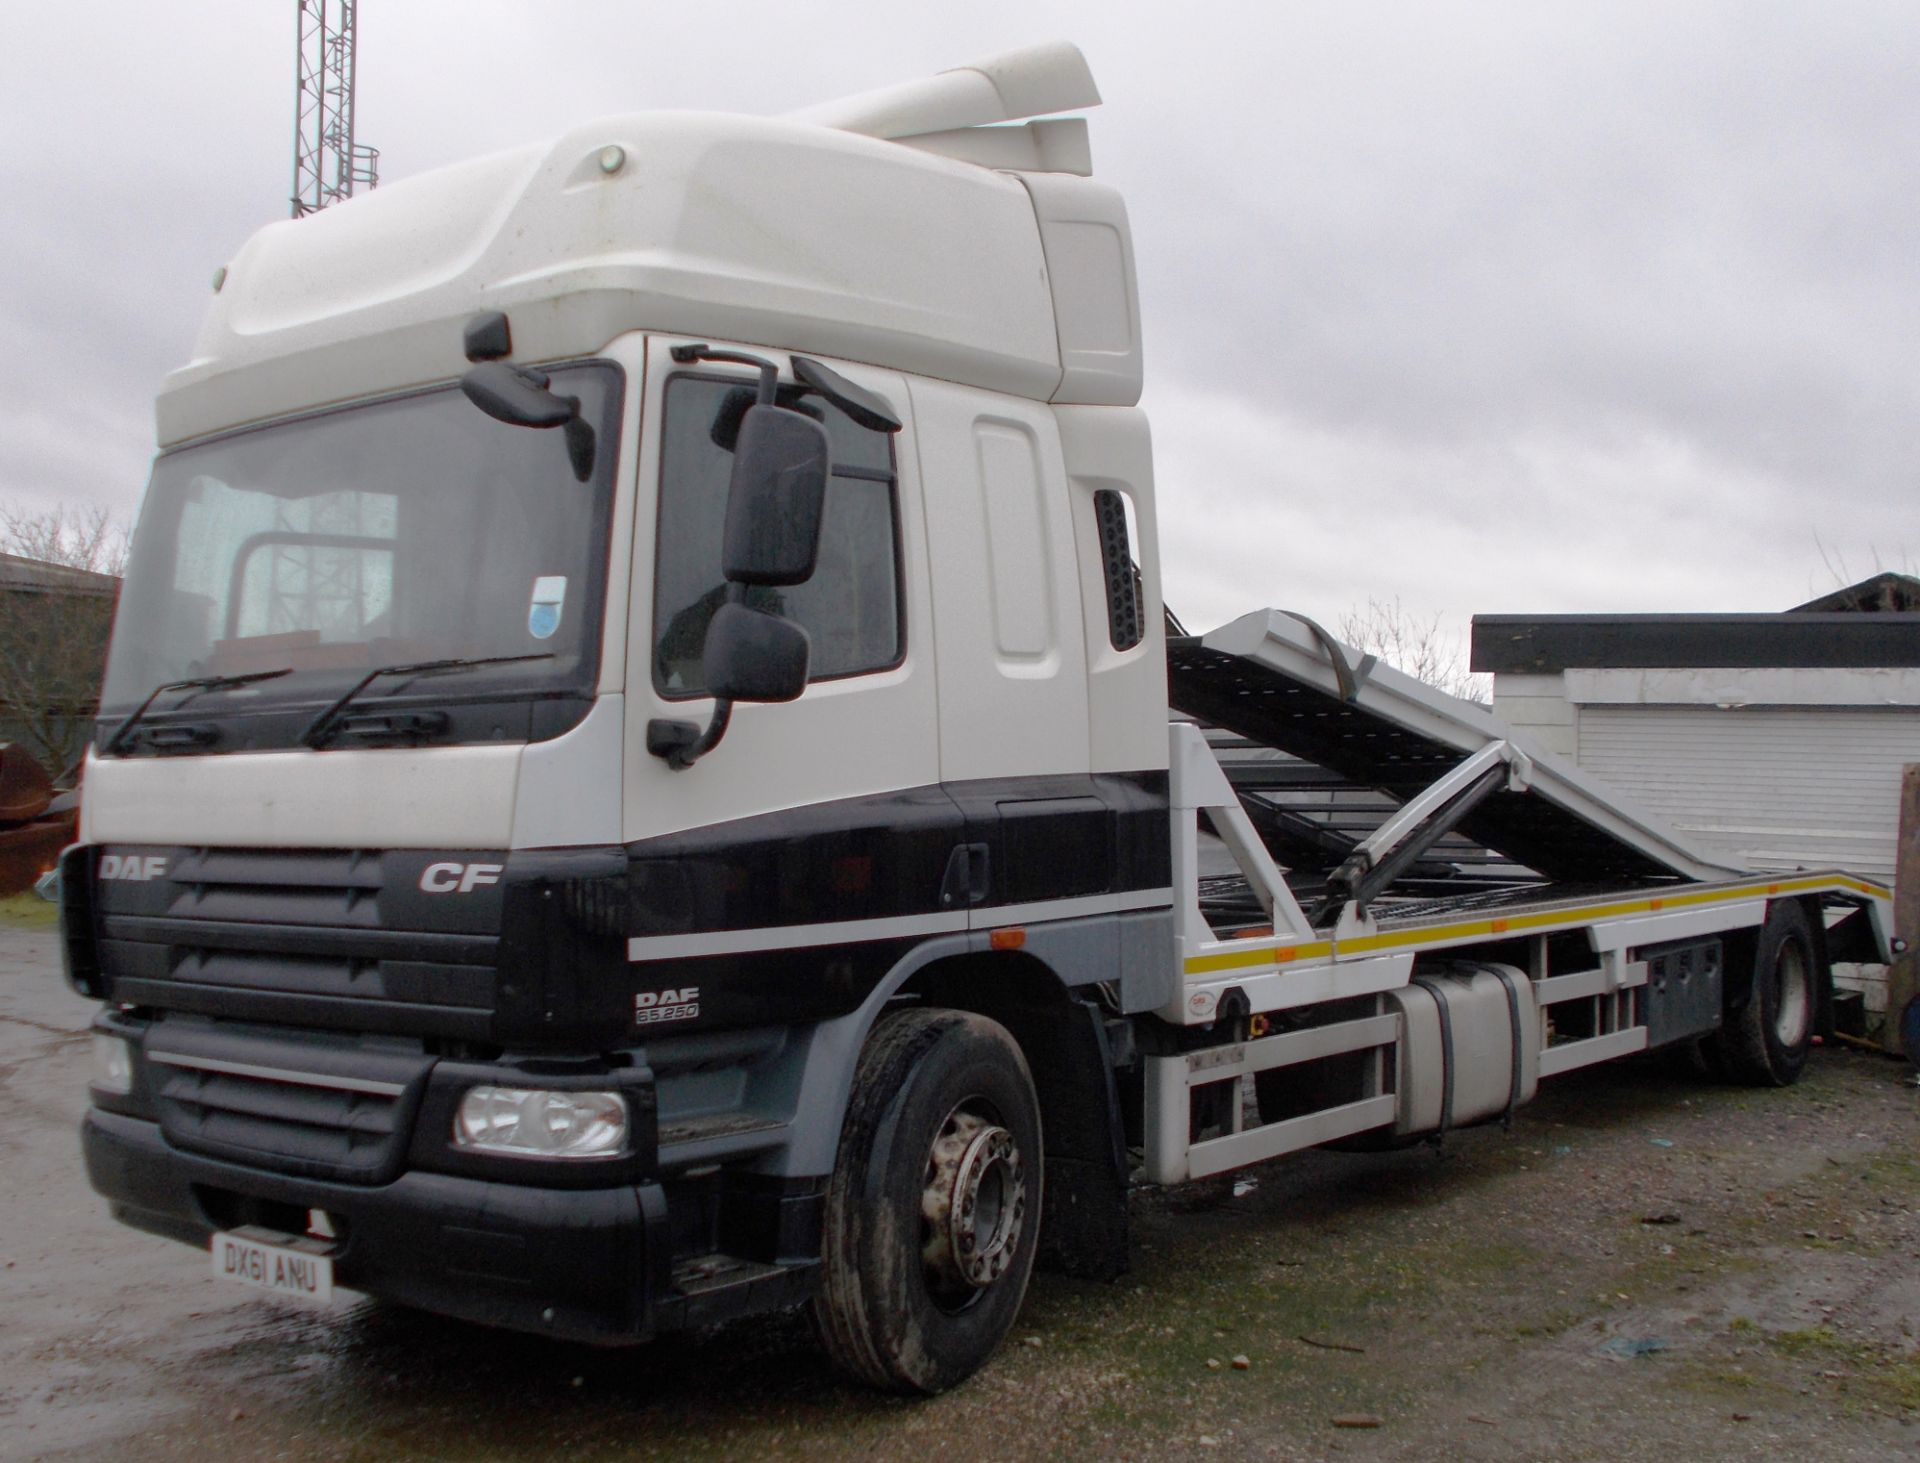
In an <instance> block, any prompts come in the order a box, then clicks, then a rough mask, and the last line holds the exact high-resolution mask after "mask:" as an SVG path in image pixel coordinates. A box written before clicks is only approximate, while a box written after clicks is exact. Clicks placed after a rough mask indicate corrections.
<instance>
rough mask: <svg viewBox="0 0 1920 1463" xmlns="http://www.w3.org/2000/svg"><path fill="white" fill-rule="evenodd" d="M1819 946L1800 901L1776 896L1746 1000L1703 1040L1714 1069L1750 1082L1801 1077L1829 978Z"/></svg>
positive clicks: (1780, 1082)
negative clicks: (1824, 983) (1822, 991)
mask: <svg viewBox="0 0 1920 1463" xmlns="http://www.w3.org/2000/svg"><path fill="white" fill-rule="evenodd" d="M1818 951H1819V946H1818V944H1817V943H1816V942H1815V940H1814V938H1813V926H1812V925H1811V924H1810V923H1808V920H1807V912H1806V910H1805V909H1804V908H1803V907H1802V906H1801V904H1800V903H1799V901H1797V900H1793V899H1782V900H1779V901H1777V902H1776V903H1775V904H1774V905H1773V907H1772V908H1770V909H1769V910H1768V911H1767V922H1766V923H1765V924H1764V925H1762V926H1761V927H1760V938H1759V940H1758V941H1757V942H1756V943H1755V949H1754V956H1753V990H1752V992H1751V993H1750V994H1749V995H1748V997H1747V1003H1746V1005H1745V1006H1743V1007H1741V1008H1740V1010H1739V1012H1738V1013H1737V1014H1735V1015H1732V1016H1729V1017H1728V1018H1727V1022H1726V1025H1724V1026H1722V1027H1721V1028H1720V1030H1719V1032H1718V1033H1716V1034H1715V1035H1714V1036H1711V1037H1709V1038H1708V1039H1707V1040H1706V1042H1704V1043H1703V1044H1702V1047H1703V1052H1704V1054H1705V1055H1706V1057H1707V1060H1708V1063H1709V1067H1710V1069H1715V1068H1717V1069H1718V1070H1719V1071H1720V1072H1722V1073H1724V1074H1725V1076H1726V1077H1727V1078H1728V1080H1730V1081H1733V1082H1742V1083H1745V1084H1747V1085H1748V1086H1751V1087H1789V1086H1791V1085H1792V1084H1793V1083H1795V1082H1796V1081H1798V1080H1799V1078H1800V1069H1801V1068H1803V1067H1804V1066H1806V1064H1807V1050H1808V1048H1809V1047H1811V1046H1812V1044H1813V1023H1814V1016H1815V1013H1816V1012H1817V1011H1818V1009H1819V1003H1820V982H1821V981H1822V980H1823V979H1824V977H1825V972H1824V971H1822V970H1821V968H1820V957H1819V954H1818Z"/></svg>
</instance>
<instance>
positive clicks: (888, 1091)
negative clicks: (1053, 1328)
mask: <svg viewBox="0 0 1920 1463" xmlns="http://www.w3.org/2000/svg"><path fill="white" fill-rule="evenodd" d="M825 1229H826V1233H825V1238H824V1240H823V1243H822V1256H821V1259H822V1264H821V1271H822V1273H821V1283H820V1291H819V1294H818V1296H817V1298H816V1299H815V1301H814V1305H813V1319H814V1329H815V1331H816V1332H817V1333H818V1335H819V1337H820V1340H821V1343H822V1345H823V1346H824V1347H825V1348H826V1351H827V1354H828V1355H829V1356H830V1357H831V1358H832V1359H833V1361H834V1364H835V1365H836V1366H838V1367H839V1368H840V1369H841V1370H842V1371H844V1372H846V1373H848V1374H849V1375H850V1376H852V1377H854V1378H855V1379H856V1380H858V1381H862V1382H866V1383H868V1384H869V1385H872V1386H876V1387H883V1388H886V1389H887V1390H889V1391H895V1392H924V1393H932V1392H940V1391H944V1390H945V1389H946V1388H948V1387H951V1386H953V1385H955V1384H956V1383H958V1382H961V1381H964V1380H965V1379H966V1378H967V1377H969V1376H971V1375H972V1374H973V1373H974V1372H975V1371H976V1370H977V1369H978V1368H979V1367H980V1366H981V1365H982V1364H983V1363H984V1362H985V1361H986V1360H987V1358H988V1357H990V1356H991V1355H992V1354H993V1352H994V1349H995V1348H996V1347H998V1346H999V1344H1000V1342H1001V1341H1002V1340H1003V1339H1004V1338H1005V1336H1006V1334H1007V1331H1008V1330H1009V1329H1010V1328H1011V1327H1012V1325H1013V1322H1014V1317H1015V1316H1016V1315H1018V1313H1019V1310H1020V1302H1021V1300H1022V1298H1023V1297H1024V1296H1025V1294H1026V1289H1027V1278H1028V1276H1029V1275H1030V1274H1031V1273H1032V1270H1033V1257H1034V1251H1035V1248H1036V1243H1037V1240H1038V1237H1039V1231H1040V1111H1039V1105H1038V1103H1037V1102H1036V1101H1035V1098H1034V1094H1033V1080H1032V1077H1031V1075H1030V1074H1029V1073H1028V1071H1027V1064H1026V1061H1025V1059H1024V1058H1023V1057H1022V1056H1021V1055H1020V1049H1019V1048H1018V1047H1017V1046H1016V1045H1015V1044H1014V1041H1013V1038H1012V1037H1011V1036H1009V1035H1008V1034H1007V1032H1006V1030H1005V1029H1004V1028H1003V1027H1001V1026H999V1025H997V1024H996V1023H994V1022H992V1021H989V1020H987V1019H986V1018H985V1017H982V1016H975V1015H971V1014H969V1013H966V1012H961V1011H924V1010H922V1011H904V1012H901V1013H900V1014H898V1015H895V1016H891V1017H888V1018H887V1019H886V1020H885V1021H883V1022H882V1023H881V1024H880V1025H879V1026H878V1027H876V1028H875V1029H874V1033H873V1035H872V1036H871V1037H870V1038H869V1039H868V1042H867V1045H866V1048H865V1050H864V1051H862V1052H861V1054H860V1064H859V1068H858V1070H857V1072H856V1073H855V1076H854V1087H853V1096H852V1099H851V1101H850V1102H849V1104H848V1108H847V1120H846V1125H845V1127H844V1128H843V1129H842V1131H841V1135H840V1153H839V1158H838V1160H837V1162H836V1163H835V1165H834V1171H833V1177H832V1179H831V1180H830V1182H829V1184H828V1187H827V1210H826V1225H825Z"/></svg>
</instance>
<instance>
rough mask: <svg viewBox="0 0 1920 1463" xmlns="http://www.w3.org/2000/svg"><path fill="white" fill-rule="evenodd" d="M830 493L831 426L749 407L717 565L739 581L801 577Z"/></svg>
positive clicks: (810, 566) (815, 551) (807, 572)
mask: <svg viewBox="0 0 1920 1463" xmlns="http://www.w3.org/2000/svg"><path fill="white" fill-rule="evenodd" d="M826 501H827V429H826V428H825V427H823V426H821V425H820V423H819V422H816V421H815V420H814V419H813V418H812V417H809V416H802V415H801V414H800V413H799V412H796V411H788V410H786V409H785V408H783V407H778V406H752V407H749V408H748V409H747V413H746V416H745V417H744V418H742V420H741V422H740V436H739V440H738V442H737V443H736V445H735V447H734V453H733V480H732V482H731V483H730V484H729V486H728V489H727V528H726V540H725V543H724V545H723V546H722V549H721V553H720V572H721V573H723V574H724V575H726V577H727V578H728V580H729V581H731V582H732V583H734V584H764V585H782V584H804V583H805V582H806V581H807V580H809V579H811V578H812V577H813V570H814V565H815V564H816V563H817V562H818V561H819V557H820V521H821V515H822V513H823V512H824V510H825V507H826ZM714 623H715V625H716V626H717V625H718V623H719V621H718V619H717V618H716V620H715V622H714ZM710 633H711V632H710ZM708 644H709V645H711V644H712V640H711V638H709V640H708ZM709 684H711V678H709ZM773 699H784V698H773Z"/></svg>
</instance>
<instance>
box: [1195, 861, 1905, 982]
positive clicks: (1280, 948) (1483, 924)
mask: <svg viewBox="0 0 1920 1463" xmlns="http://www.w3.org/2000/svg"><path fill="white" fill-rule="evenodd" d="M1827 889H1833V890H1847V891H1850V892H1852V893H1855V894H1864V895H1866V896H1867V897H1868V898H1871V899H1891V898H1892V897H1893V892H1892V891H1891V890H1889V889H1886V888H1883V887H1882V886H1881V885H1878V884H1875V883H1872V882H1871V881H1869V880H1865V879H1855V878H1850V877H1827V878H1811V879H1809V878H1799V879H1762V880H1755V881H1753V882H1751V883H1745V884H1739V885H1736V886H1734V887H1732V888H1714V889H1687V888H1682V889H1679V890H1676V891H1675V892H1673V893H1671V894H1657V895H1648V896H1647V897H1646V898H1644V899H1629V900H1617V901H1614V902H1612V903H1609V904H1588V905H1576V906H1575V907H1573V908H1571V909H1550V910H1538V911H1535V912H1533V913H1529V914H1519V913H1516V914H1511V915H1498V916H1494V917H1491V918H1488V919H1483V920H1469V921H1466V922H1464V923H1461V924H1451V925H1423V926H1418V927H1415V928H1412V929H1405V930H1389V931H1388V932H1386V933H1385V934H1379V935H1363V936H1361V937H1359V938H1358V939H1353V940H1348V941H1346V942H1345V943H1344V944H1341V945H1340V946H1339V947H1338V953H1340V954H1342V955H1364V954H1367V953H1369V952H1371V951H1376V950H1396V949H1403V948H1405V947H1406V946H1408V945H1424V944H1428V943H1437V942H1443V941H1449V940H1471V939H1475V938H1477V937H1480V936H1483V935H1505V934H1513V933H1515V932H1517V931H1525V930H1538V929H1546V928H1549V927H1551V926H1554V925H1568V924H1582V923H1586V922H1588V921H1591V920H1600V919H1615V918H1619V917H1621V916H1625V915H1634V914H1657V913H1659V912H1661V911H1663V910H1667V909H1689V908H1694V907H1697V906H1700V905H1707V904H1727V903H1731V902H1732V901H1734V900H1737V899H1751V898H1753V897H1755V896H1756V895H1758V896H1761V897H1772V896H1776V895H1781V894H1805V893H1811V892H1813V891H1815V890H1827ZM1334 952H1335V946H1334V944H1333V942H1331V941H1327V940H1318V941H1313V942H1310V943H1307V944H1293V945H1287V944H1282V943H1278V942H1276V943H1273V944H1263V945H1259V946H1256V947H1254V948H1252V949H1245V950H1225V951H1218V952H1215V953H1213V954H1209V955H1194V956H1190V957H1189V958H1188V959H1187V961H1186V962H1185V969H1186V973H1187V974H1188V975H1208V974H1211V973H1213V972H1215V971H1221V970H1244V969H1247V968H1250V967H1255V966H1263V965H1286V964H1290V963H1292V962H1293V961H1296V960H1314V959H1319V958H1321V957H1323V956H1327V955H1331V954H1333V953H1334Z"/></svg>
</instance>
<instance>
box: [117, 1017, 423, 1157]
mask: <svg viewBox="0 0 1920 1463" xmlns="http://www.w3.org/2000/svg"><path fill="white" fill-rule="evenodd" d="M431 1066H432V1059H431V1058H429V1057H427V1056H426V1055H425V1054H424V1053H422V1052H420V1051H418V1050H411V1051H409V1050H395V1049H385V1048H381V1047H378V1046H369V1045H368V1044H367V1043H364V1042H356V1041H348V1040H336V1041H325V1040H315V1039H313V1038H310V1037H304V1036H296V1035H294V1034H291V1033H289V1034H286V1035H282V1036H278V1037H276V1036H275V1035H274V1034H272V1033H262V1032H257V1031H254V1032H249V1031H244V1030H243V1031H234V1030H231V1029H228V1028H223V1027H218V1026H214V1025H212V1024H210V1023H209V1024H206V1025H192V1026H186V1027H184V1028H182V1027H179V1026H177V1024H176V1023H172V1022H164V1023H161V1024H160V1025H159V1026H156V1027H155V1028H153V1029H152V1031H151V1032H150V1033H149V1035H148V1038H147V1042H146V1067H147V1071H148V1074H149V1082H150V1083H151V1088H152V1092H153V1096H154V1102H155V1106H156V1107H157V1109H158V1111H159V1115H160V1128H161V1131H162V1132H163V1133H164V1134H165V1135H166V1137H167V1141H168V1142H170V1143H172V1144H173V1145H174V1146H175V1147H176V1148H180V1149H184V1150H187V1151H189V1152H194V1153H204V1154H208V1155H210V1156H212V1157H216V1158H225V1159H230V1160H233V1161H236V1162H240V1163H246V1164H249V1165H252V1166H255V1167H260V1168H269V1169H273V1170H275V1171H277V1172H280V1173H287V1174H293V1175H297V1176H300V1177H303V1178H323V1179H332V1180H336V1181H340V1182H346V1183H361V1184H373V1183H382V1182H385V1181H387V1180H389V1179H391V1178H392V1177H393V1176H394V1175H395V1174H397V1173H398V1172H399V1170H400V1167H401V1165H402V1161H403V1160H404V1158H405V1154H406V1147H407V1142H408V1138H409V1135H410V1132H411V1129H412V1124H413V1115H414V1113H415V1112H416V1111H417V1109H418V1107H419V1101H420V1095H421V1091H422V1089H423V1088H424V1086H425V1082H426V1076H427V1072H428V1070H429V1069H430V1067H431Z"/></svg>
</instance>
